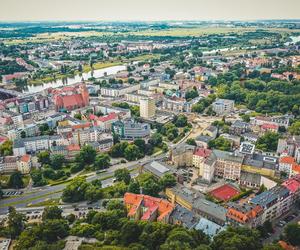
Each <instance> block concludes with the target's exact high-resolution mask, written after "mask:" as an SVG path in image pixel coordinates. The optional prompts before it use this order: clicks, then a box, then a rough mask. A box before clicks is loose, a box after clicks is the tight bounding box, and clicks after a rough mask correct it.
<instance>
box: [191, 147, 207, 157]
mask: <svg viewBox="0 0 300 250" xmlns="http://www.w3.org/2000/svg"><path fill="white" fill-rule="evenodd" d="M210 154H211V150H209V149H205V148H198V149H196V150H195V152H194V155H197V156H200V157H204V158H207V157H208V156H210Z"/></svg>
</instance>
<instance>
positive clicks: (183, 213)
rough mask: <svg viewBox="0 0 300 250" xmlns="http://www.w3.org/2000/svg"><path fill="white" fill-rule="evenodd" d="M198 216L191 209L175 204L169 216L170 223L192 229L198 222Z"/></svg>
mask: <svg viewBox="0 0 300 250" xmlns="http://www.w3.org/2000/svg"><path fill="white" fill-rule="evenodd" d="M199 218H200V216H199V215H197V214H195V213H193V212H192V211H190V210H188V209H186V208H184V207H182V206H179V205H176V207H175V209H174V210H173V212H172V214H171V216H170V223H171V224H174V225H181V226H183V227H185V228H188V229H192V228H195V226H196V225H197V223H198V222H199Z"/></svg>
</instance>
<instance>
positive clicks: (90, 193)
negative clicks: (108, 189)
mask: <svg viewBox="0 0 300 250" xmlns="http://www.w3.org/2000/svg"><path fill="white" fill-rule="evenodd" d="M102 196H103V193H102V190H101V189H99V188H98V187H96V186H93V185H89V186H88V187H87V189H86V190H85V194H84V198H85V199H86V200H88V201H90V202H95V201H97V200H99V199H101V198H102Z"/></svg>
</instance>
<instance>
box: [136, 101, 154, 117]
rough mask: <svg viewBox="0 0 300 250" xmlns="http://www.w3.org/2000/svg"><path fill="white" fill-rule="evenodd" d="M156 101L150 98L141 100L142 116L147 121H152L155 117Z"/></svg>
mask: <svg viewBox="0 0 300 250" xmlns="http://www.w3.org/2000/svg"><path fill="white" fill-rule="evenodd" d="M155 110H156V106H155V100H154V99H150V98H141V99H140V116H141V117H142V118H145V119H150V118H152V117H154V116H155Z"/></svg>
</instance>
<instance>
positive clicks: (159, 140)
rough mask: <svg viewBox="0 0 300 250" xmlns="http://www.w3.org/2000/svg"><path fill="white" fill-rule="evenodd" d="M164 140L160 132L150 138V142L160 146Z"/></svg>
mask: <svg viewBox="0 0 300 250" xmlns="http://www.w3.org/2000/svg"><path fill="white" fill-rule="evenodd" d="M162 141H163V140H162V135H161V134H159V133H154V134H153V135H152V136H151V137H150V139H149V143H150V144H151V145H153V146H154V147H155V146H159V145H160V144H161V143H162Z"/></svg>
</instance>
